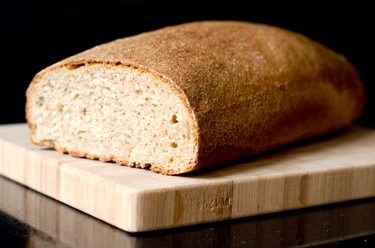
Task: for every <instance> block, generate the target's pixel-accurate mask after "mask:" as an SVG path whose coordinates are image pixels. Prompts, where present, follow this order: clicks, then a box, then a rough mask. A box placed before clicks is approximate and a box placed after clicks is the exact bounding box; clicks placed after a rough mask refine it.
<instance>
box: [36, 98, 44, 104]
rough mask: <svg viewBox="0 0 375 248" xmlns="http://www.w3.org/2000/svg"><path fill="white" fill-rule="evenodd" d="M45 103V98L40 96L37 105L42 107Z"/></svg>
mask: <svg viewBox="0 0 375 248" xmlns="http://www.w3.org/2000/svg"><path fill="white" fill-rule="evenodd" d="M43 103H44V97H42V96H40V97H39V99H38V101H37V102H36V104H38V106H42V105H43Z"/></svg>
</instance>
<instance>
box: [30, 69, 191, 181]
mask: <svg viewBox="0 0 375 248" xmlns="http://www.w3.org/2000/svg"><path fill="white" fill-rule="evenodd" d="M124 67H125V66H122V65H120V66H110V65H99V64H93V65H88V66H79V67H70V68H67V67H63V68H59V69H57V70H54V71H52V72H48V73H47V74H46V75H44V76H43V77H42V78H41V80H40V81H39V82H38V83H37V84H36V85H35V92H34V94H30V95H31V99H29V101H31V104H30V105H31V106H32V109H31V113H32V115H31V119H30V121H31V122H32V123H33V124H34V126H35V133H34V134H33V137H32V139H33V141H34V142H36V143H38V144H40V145H48V146H50V147H54V148H56V149H57V150H60V151H63V152H68V153H70V154H72V155H74V156H78V157H88V158H92V159H100V160H103V161H115V162H117V163H120V164H123V165H129V166H137V167H143V168H144V167H149V166H152V167H154V169H155V170H157V171H159V172H162V173H166V174H172V173H176V172H177V171H179V170H181V169H182V170H186V169H188V170H189V168H186V167H189V166H191V165H192V163H193V162H194V159H195V156H196V154H197V151H196V149H197V147H196V142H195V141H194V135H195V134H194V132H196V131H194V130H195V129H194V127H193V124H194V123H193V120H192V119H191V118H190V117H189V113H188V110H187V109H186V107H185V105H184V102H183V100H182V99H181V98H180V97H178V96H177V95H176V94H175V93H174V92H173V90H172V88H171V87H169V86H168V85H167V84H166V83H165V82H163V81H162V80H161V79H158V78H157V77H155V76H152V75H150V74H146V73H145V72H143V71H140V70H137V69H134V68H130V67H129V68H124ZM160 170H161V171H160Z"/></svg>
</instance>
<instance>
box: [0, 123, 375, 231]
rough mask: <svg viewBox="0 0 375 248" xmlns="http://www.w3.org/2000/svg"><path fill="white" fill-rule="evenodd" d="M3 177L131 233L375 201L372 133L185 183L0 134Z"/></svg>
mask: <svg viewBox="0 0 375 248" xmlns="http://www.w3.org/2000/svg"><path fill="white" fill-rule="evenodd" d="M0 174H2V175H4V176H6V177H8V178H10V179H12V180H14V181H17V182H19V183H21V184H23V185H26V186H28V187H30V188H32V189H34V190H36V191H39V192H41V193H43V194H46V195H48V196H50V197H52V198H54V199H57V200H59V201H61V202H63V203H65V204H67V205H70V206H72V207H74V208H77V209H79V210H81V211H83V212H85V213H87V214H90V215H92V216H94V217H96V218H98V219H101V220H103V221H105V222H107V223H109V224H112V225H114V226H116V227H118V228H120V229H123V230H125V231H130V232H139V231H149V230H157V229H164V228H172V227H177V226H185V225H191V224H196V223H204V222H211V221H218V220H224V219H232V218H240V217H244V216H252V215H259V214H264V213H270V212H277V211H284V210H289V209H296V208H303V207H309V206H314V205H321V204H328V203H333V202H340V201H346V200H351V199H358V198H365V197H371V196H375V130H374V129H367V128H362V127H355V126H353V127H351V128H350V129H348V130H345V131H344V132H342V133H339V134H337V135H335V136H331V137H329V138H326V139H321V140H315V141H310V142H308V143H307V142H306V143H300V144H298V145H295V146H290V147H288V148H285V149H279V150H277V151H274V152H272V153H268V154H264V155H263V156H258V157H257V158H253V159H249V160H247V161H242V162H240V163H237V164H233V165H231V166H225V167H221V168H218V169H215V170H209V171H204V172H200V173H194V174H189V175H184V176H165V175H159V174H155V173H153V172H151V171H148V170H144V169H136V168H128V167H123V166H120V165H117V164H114V163H103V162H100V161H93V160H88V159H80V158H74V157H71V156H69V155H66V154H61V153H58V152H56V151H54V150H51V149H48V148H44V147H37V146H34V145H32V144H31V143H30V141H29V130H28V127H27V126H26V124H14V125H3V126H0Z"/></svg>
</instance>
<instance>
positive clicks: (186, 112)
mask: <svg viewBox="0 0 375 248" xmlns="http://www.w3.org/2000/svg"><path fill="white" fill-rule="evenodd" d="M364 95H365V94H364V88H363V84H362V81H361V79H360V77H359V75H358V73H357V71H356V69H355V68H354V67H353V66H352V65H351V64H350V63H349V62H348V60H347V59H346V58H345V57H344V56H342V55H340V54H337V53H336V52H334V51H332V50H330V49H329V48H327V47H325V46H323V45H321V44H319V43H317V42H315V41H312V40H310V39H309V38H307V37H305V36H303V35H300V34H296V33H294V32H291V31H287V30H283V29H280V28H277V27H271V26H268V25H263V24H253V23H246V22H237V21H204V22H194V23H187V24H182V25H177V26H172V27H166V28H163V29H160V30H156V31H152V32H147V33H143V34H140V35H136V36H132V37H128V38H123V39H118V40H115V41H113V42H109V43H106V44H103V45H100V46H96V47H94V48H92V49H89V50H87V51H84V52H82V53H80V54H77V55H75V56H72V57H70V58H67V59H65V60H62V61H60V62H58V63H56V64H54V65H52V66H50V67H47V68H46V69H44V70H42V71H41V72H39V73H38V74H37V75H36V76H35V77H34V79H33V80H32V82H31V84H30V86H29V88H28V90H27V104H26V119H27V122H28V124H29V127H30V129H31V140H32V142H33V143H35V144H37V145H46V146H49V147H52V148H54V149H56V150H57V151H61V152H64V153H69V154H71V155H73V156H77V157H86V158H90V159H99V160H102V161H114V162H116V163H119V164H121V165H127V166H135V167H142V168H147V167H149V168H150V169H151V170H152V171H154V172H158V173H162V174H169V175H172V174H180V173H185V172H190V171H195V170H199V169H204V168H208V167H212V166H217V165H221V164H225V163H228V162H232V161H234V160H237V159H241V158H244V157H248V156H251V155H254V154H258V153H261V152H264V151H266V150H270V149H273V148H276V147H279V146H282V145H285V144H288V143H291V142H295V141H298V140H301V139H307V138H310V137H314V136H318V135H323V134H326V133H329V132H332V131H335V130H338V129H341V128H343V127H345V126H348V125H350V124H351V123H352V122H353V121H354V120H355V119H356V118H357V117H358V116H359V115H360V113H361V111H362V108H363V105H364Z"/></svg>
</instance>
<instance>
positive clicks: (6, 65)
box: [0, 0, 375, 127]
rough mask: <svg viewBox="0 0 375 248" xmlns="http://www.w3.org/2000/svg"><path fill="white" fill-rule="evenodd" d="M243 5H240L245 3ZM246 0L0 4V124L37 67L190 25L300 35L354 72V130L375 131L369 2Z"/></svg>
mask: <svg viewBox="0 0 375 248" xmlns="http://www.w3.org/2000/svg"><path fill="white" fill-rule="evenodd" d="M245 2H246V4H245ZM280 2H282V3H279V4H276V5H275V4H272V3H269V2H268V1H267V2H263V3H259V2H252V1H243V2H242V1H236V0H235V1H224V2H223V1H205V0H202V1H186V2H185V1H151V0H138V1H136V0H125V1H120V0H108V1H96V0H93V1H88V0H84V1H78V0H75V1H73V0H64V1H46V0H34V1H26V0H24V1H21V0H15V1H1V15H0V16H1V38H0V39H1V59H2V62H3V63H2V65H1V74H2V77H1V79H2V80H1V83H0V106H1V114H0V124H2V123H16V122H24V121H25V118H24V105H25V91H26V88H27V86H28V85H29V83H30V81H31V79H32V78H33V76H34V75H35V74H36V73H37V72H38V71H40V70H42V69H43V68H45V67H46V66H48V65H51V64H53V63H55V62H57V61H59V60H61V59H64V58H66V57H68V56H70V55H73V54H76V53H78V52H81V51H83V50H86V49H88V48H91V47H93V46H95V45H99V44H101V43H104V42H108V41H111V40H114V39H117V38H121V37H125V36H130V35H135V34H138V33H141V32H145V31H149V30H153V29H157V28H161V27H164V26H167V25H175V24H179V23H184V22H190V21H198V20H243V21H251V22H260V23H267V24H271V25H275V26H279V27H284V28H287V29H290V30H293V31H296V32H299V33H302V34H304V35H306V36H308V37H310V38H312V39H315V40H317V41H319V42H321V43H323V44H325V45H327V46H329V47H331V48H333V49H334V50H336V51H337V52H339V53H342V54H344V55H345V56H346V57H348V58H349V60H350V61H351V62H352V63H353V64H354V65H355V66H356V67H357V69H358V71H359V73H360V75H361V77H362V79H363V80H364V83H365V87H366V91H367V103H366V108H365V111H364V112H363V115H362V116H361V118H360V119H359V120H358V122H357V123H358V124H362V125H367V126H372V127H375V121H374V120H372V119H373V118H372V116H373V115H374V108H375V88H374V83H373V82H374V79H375V78H374V73H373V72H372V70H373V68H372V67H374V65H375V62H374V44H375V43H374V38H372V33H373V31H374V28H373V24H374V18H373V17H372V14H373V13H372V12H371V10H372V8H371V7H370V2H369V3H368V4H367V5H363V4H360V3H357V2H358V1H357V2H353V1H352V2H350V3H348V4H345V3H344V2H340V4H339V5H327V2H328V1H326V2H325V3H318V2H316V1H314V2H312V1H310V2H306V1H303V3H302V4H301V3H300V4H294V5H292V4H287V3H285V1H280Z"/></svg>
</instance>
